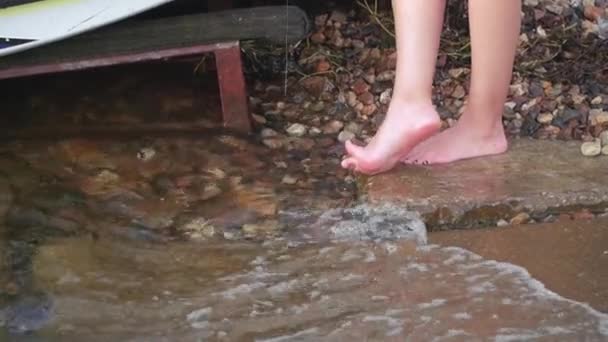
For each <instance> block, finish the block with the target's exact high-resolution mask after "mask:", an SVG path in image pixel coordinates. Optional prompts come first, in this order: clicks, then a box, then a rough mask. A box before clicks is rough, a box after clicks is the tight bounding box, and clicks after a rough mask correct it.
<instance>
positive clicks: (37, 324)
mask: <svg viewBox="0 0 608 342" xmlns="http://www.w3.org/2000/svg"><path fill="white" fill-rule="evenodd" d="M52 311H53V302H52V299H51V298H50V297H48V296H47V295H46V294H32V295H26V296H24V297H22V298H20V299H19V300H17V302H15V303H13V304H12V305H11V306H9V308H8V310H7V313H6V316H7V317H6V327H7V328H8V331H9V332H10V333H13V334H24V333H29V332H32V331H36V330H40V329H41V328H43V327H44V326H45V325H46V324H47V323H48V322H49V321H50V320H51V318H52Z"/></svg>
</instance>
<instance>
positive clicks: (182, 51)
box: [0, 42, 239, 79]
mask: <svg viewBox="0 0 608 342" xmlns="http://www.w3.org/2000/svg"><path fill="white" fill-rule="evenodd" d="M238 46H239V45H238V42H229V43H217V44H210V45H195V46H190V47H183V48H176V49H164V50H157V51H152V52H142V53H132V54H125V55H113V56H107V57H92V58H88V59H80V60H69V61H65V62H54V61H52V62H48V63H41V64H35V65H27V64H25V65H15V66H13V67H10V68H6V69H0V79H7V78H15V77H23V76H31V75H40V74H50V73H56V72H63V71H76V70H84V69H89V68H95V67H104V66H111V65H119V64H129V63H138V62H145V61H155V60H163V59H167V58H171V57H185V56H194V55H200V54H203V53H207V52H214V51H216V50H222V49H229V48H233V47H237V48H238Z"/></svg>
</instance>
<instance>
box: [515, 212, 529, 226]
mask: <svg viewBox="0 0 608 342" xmlns="http://www.w3.org/2000/svg"><path fill="white" fill-rule="evenodd" d="M528 221H530V215H529V214H528V213H519V214H517V215H515V216H514V217H513V218H512V219H511V221H510V223H511V224H512V225H519V224H524V223H528Z"/></svg>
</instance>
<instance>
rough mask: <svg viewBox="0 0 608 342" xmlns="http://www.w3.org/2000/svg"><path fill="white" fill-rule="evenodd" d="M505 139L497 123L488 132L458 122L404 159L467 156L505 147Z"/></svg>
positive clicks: (448, 159)
mask: <svg viewBox="0 0 608 342" xmlns="http://www.w3.org/2000/svg"><path fill="white" fill-rule="evenodd" d="M507 145H508V144H507V139H506V137H505V132H504V129H503V127H502V123H499V124H498V125H497V127H496V128H495V129H493V130H492V131H490V132H482V131H481V130H479V129H478V128H477V127H476V126H475V125H474V124H471V123H467V122H464V121H463V122H459V123H457V124H456V126H454V127H452V128H449V129H447V130H445V131H443V132H441V133H439V134H437V135H435V136H433V137H431V138H429V139H428V140H426V141H424V142H423V143H421V144H420V145H418V146H416V147H415V148H414V149H412V151H411V152H410V153H409V154H408V155H407V157H406V158H405V159H403V162H405V163H407V164H442V163H451V162H453V161H456V160H462V159H470V158H475V157H482V156H488V155H494V154H501V153H504V152H505V151H506V150H507Z"/></svg>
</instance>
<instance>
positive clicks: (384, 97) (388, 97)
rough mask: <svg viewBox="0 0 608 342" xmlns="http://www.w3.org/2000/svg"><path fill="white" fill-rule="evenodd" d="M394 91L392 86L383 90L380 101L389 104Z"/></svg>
mask: <svg viewBox="0 0 608 342" xmlns="http://www.w3.org/2000/svg"><path fill="white" fill-rule="evenodd" d="M392 93H393V90H392V89H390V88H389V89H386V90H385V91H383V92H382V94H380V103H381V104H383V105H387V104H389V103H390V102H391V99H392Z"/></svg>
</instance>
